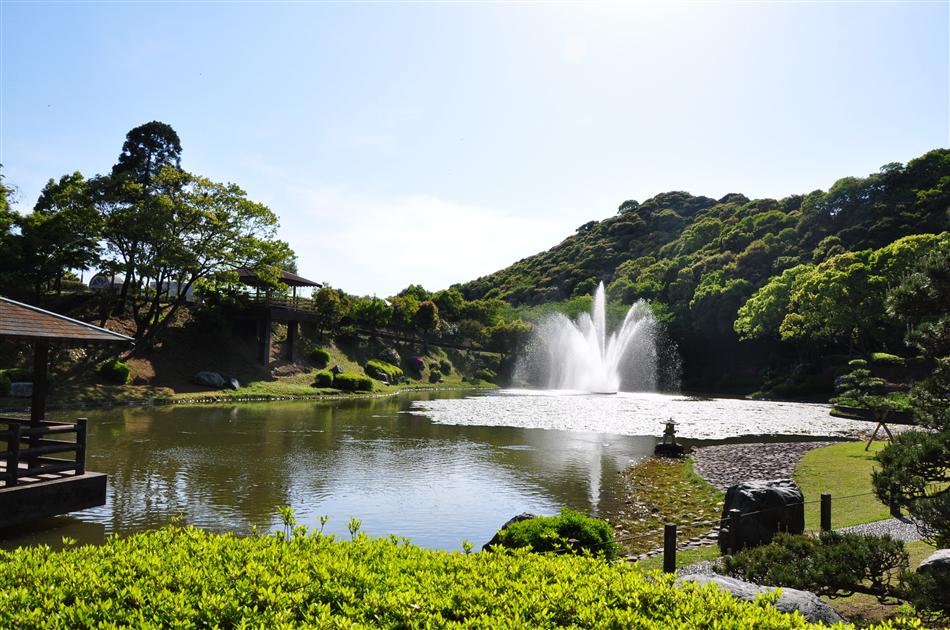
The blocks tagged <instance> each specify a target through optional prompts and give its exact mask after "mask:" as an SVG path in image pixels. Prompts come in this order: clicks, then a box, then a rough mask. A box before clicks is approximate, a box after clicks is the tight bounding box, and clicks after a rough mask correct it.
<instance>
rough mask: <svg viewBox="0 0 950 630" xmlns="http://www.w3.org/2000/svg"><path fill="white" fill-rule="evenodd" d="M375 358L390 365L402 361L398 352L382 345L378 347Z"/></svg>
mask: <svg viewBox="0 0 950 630" xmlns="http://www.w3.org/2000/svg"><path fill="white" fill-rule="evenodd" d="M376 358H377V359H379V360H380V361H385V362H386V363H389V364H390V365H399V364H400V363H402V358H401V357H400V356H399V353H398V352H397V351H396V350H395V349H393V348H390V347H389V346H383V347H382V348H380V349H379V352H377V353H376Z"/></svg>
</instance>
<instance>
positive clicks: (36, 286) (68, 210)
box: [17, 172, 101, 297]
mask: <svg viewBox="0 0 950 630" xmlns="http://www.w3.org/2000/svg"><path fill="white" fill-rule="evenodd" d="M18 223H19V226H20V234H19V237H18V238H17V240H18V241H19V247H18V249H19V262H18V268H19V270H20V272H21V273H22V277H23V279H24V280H26V281H27V282H28V283H29V284H30V285H31V286H32V287H33V293H34V295H35V296H36V297H38V296H39V295H40V293H41V292H42V289H43V286H49V285H50V284H53V283H55V284H56V287H57V289H59V288H60V287H61V282H62V279H63V276H64V275H65V274H66V273H67V272H68V271H69V270H71V269H83V270H85V269H89V267H90V266H91V265H92V264H93V263H95V262H96V261H97V260H98V253H99V239H100V235H101V221H100V216H99V213H98V212H97V211H96V208H95V207H94V206H93V204H92V201H91V199H90V197H89V195H88V193H87V190H86V182H85V179H84V178H83V176H82V174H80V173H78V172H77V173H72V174H70V175H63V176H62V177H61V178H60V179H59V181H54V180H52V179H51V180H49V182H47V184H46V186H45V187H44V188H43V191H42V192H41V193H40V197H39V199H38V200H37V202H36V206H34V208H33V212H32V214H29V215H27V216H25V217H22V218H20V219H19V221H18Z"/></svg>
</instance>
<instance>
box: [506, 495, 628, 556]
mask: <svg viewBox="0 0 950 630" xmlns="http://www.w3.org/2000/svg"><path fill="white" fill-rule="evenodd" d="M498 538H499V540H500V543H501V546H502V547H507V548H509V549H517V548H521V547H527V548H529V549H531V550H532V551H555V550H568V551H569V552H571V553H580V552H582V551H585V550H586V551H589V552H590V553H592V554H594V555H599V556H603V557H605V558H607V559H608V560H610V559H612V558H613V557H614V556H616V555H617V550H618V549H619V547H618V545H617V543H616V542H614V530H613V528H611V527H610V524H609V523H607V521H602V520H600V519H599V518H591V517H590V516H585V515H584V514H581V513H580V512H575V511H574V510H572V509H570V508H567V507H564V508H561V514H560V515H559V516H539V517H537V518H530V519H527V520H524V521H519V522H517V523H512V524H511V525H509V526H508V527H506V528H505V529H503V530H501V531H500V532H498Z"/></svg>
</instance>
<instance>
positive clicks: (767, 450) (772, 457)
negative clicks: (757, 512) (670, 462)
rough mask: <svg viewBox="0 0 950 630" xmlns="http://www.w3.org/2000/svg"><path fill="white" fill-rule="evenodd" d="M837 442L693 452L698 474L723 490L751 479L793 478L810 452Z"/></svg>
mask: <svg viewBox="0 0 950 630" xmlns="http://www.w3.org/2000/svg"><path fill="white" fill-rule="evenodd" d="M830 444H834V442H769V443H756V444H719V445H716V446H706V447H703V448H699V449H696V450H694V451H693V452H692V453H691V454H690V456H691V457H692V458H693V468H694V470H695V471H696V473H697V474H698V475H699V476H700V477H702V478H703V479H705V480H706V481H708V482H709V483H711V484H713V485H714V486H716V487H717V488H719V489H720V490H725V489H726V488H728V487H729V486H732V485H735V484H737V483H739V482H740V481H748V480H750V479H790V478H791V476H792V471H793V470H795V466H797V465H798V462H800V461H801V459H802V457H803V456H804V455H805V453H807V452H808V451H810V450H812V449H816V448H820V447H822V446H828V445H830Z"/></svg>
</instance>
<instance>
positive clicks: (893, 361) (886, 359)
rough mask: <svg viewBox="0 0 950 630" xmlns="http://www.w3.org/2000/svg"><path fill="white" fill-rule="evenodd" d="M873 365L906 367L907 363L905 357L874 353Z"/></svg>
mask: <svg viewBox="0 0 950 630" xmlns="http://www.w3.org/2000/svg"><path fill="white" fill-rule="evenodd" d="M871 363H875V364H878V365H906V364H907V361H905V360H904V357H899V356H897V355H896V354H888V353H886V352H872V353H871Z"/></svg>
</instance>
